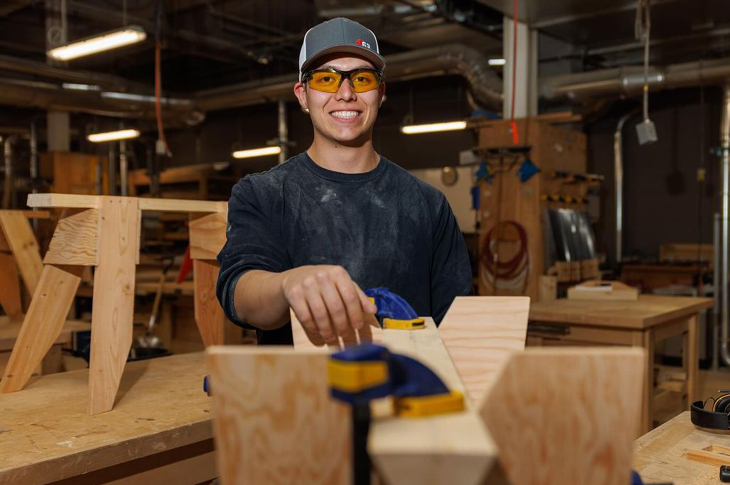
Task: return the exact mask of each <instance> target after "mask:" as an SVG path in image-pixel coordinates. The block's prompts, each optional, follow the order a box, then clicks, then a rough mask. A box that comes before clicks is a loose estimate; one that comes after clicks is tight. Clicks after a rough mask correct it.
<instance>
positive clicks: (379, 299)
mask: <svg viewBox="0 0 730 485" xmlns="http://www.w3.org/2000/svg"><path fill="white" fill-rule="evenodd" d="M365 294H366V295H367V296H368V299H369V300H370V301H371V302H372V303H373V304H374V305H375V306H376V307H377V308H378V311H377V313H375V316H376V317H377V319H378V322H379V323H380V327H381V328H387V329H391V330H393V329H395V330H416V329H419V328H424V327H425V326H426V324H425V322H424V320H423V318H420V317H419V316H418V314H417V313H416V311H415V310H414V309H413V308H412V307H411V305H409V304H408V302H407V301H405V300H404V299H403V298H401V297H400V296H398V295H396V294H395V293H393V292H392V291H390V290H389V289H388V288H383V287H379V288H371V289H369V290H365Z"/></svg>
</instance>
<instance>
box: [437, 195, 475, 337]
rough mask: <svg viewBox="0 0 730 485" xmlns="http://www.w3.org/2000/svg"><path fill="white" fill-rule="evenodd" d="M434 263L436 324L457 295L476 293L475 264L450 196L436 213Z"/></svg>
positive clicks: (443, 201) (444, 198)
mask: <svg viewBox="0 0 730 485" xmlns="http://www.w3.org/2000/svg"><path fill="white" fill-rule="evenodd" d="M433 248H434V249H433V262H432V264H431V316H432V317H433V319H434V321H435V322H436V325H438V324H440V323H441V320H442V319H443V318H444V315H446V311H447V310H448V309H449V307H450V306H451V303H452V302H453V301H454V298H456V297H457V296H464V295H471V294H472V276H471V264H470V262H469V253H468V251H467V249H466V242H464V236H463V234H462V233H461V230H460V229H459V224H458V223H457V222H456V217H454V213H453V212H452V210H451V206H450V205H449V202H448V201H447V200H446V197H444V196H443V195H442V196H441V201H440V204H439V207H438V210H437V211H436V224H435V226H434V245H433Z"/></svg>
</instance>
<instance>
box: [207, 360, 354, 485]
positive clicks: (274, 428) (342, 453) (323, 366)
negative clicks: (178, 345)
mask: <svg viewBox="0 0 730 485" xmlns="http://www.w3.org/2000/svg"><path fill="white" fill-rule="evenodd" d="M206 353H207V363H208V372H209V373H210V376H211V386H212V393H213V417H214V429H215V436H216V448H217V449H218V469H219V472H220V476H221V479H222V483H223V484H225V485H244V484H245V485H258V484H270V485H284V484H292V485H293V484H305V483H306V484H309V485H349V484H350V480H351V479H350V476H351V475H350V471H351V467H352V464H351V461H350V446H349V443H350V442H351V438H350V436H351V426H350V423H351V421H350V411H349V408H347V407H346V406H345V405H343V404H340V403H337V402H335V401H333V400H332V399H331V398H330V396H329V385H328V381H327V358H328V356H327V354H326V353H323V352H317V351H295V350H294V349H292V348H275V347H268V348H267V347H259V348H254V347H221V346H213V347H209V348H208V349H207V351H206Z"/></svg>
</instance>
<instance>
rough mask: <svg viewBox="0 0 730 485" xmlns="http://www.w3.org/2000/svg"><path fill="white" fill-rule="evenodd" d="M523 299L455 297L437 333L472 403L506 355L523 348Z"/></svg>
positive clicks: (525, 306)
mask: <svg viewBox="0 0 730 485" xmlns="http://www.w3.org/2000/svg"><path fill="white" fill-rule="evenodd" d="M529 308H530V299H529V298H527V297H519V296H517V297H489V296H476V297H464V296H461V297H456V299H454V302H453V303H452V304H451V307H450V308H449V310H448V311H447V312H446V315H445V316H444V319H443V320H442V322H441V325H440V326H439V333H440V334H441V338H442V339H443V342H444V345H445V346H446V348H447V349H448V351H449V355H450V356H451V360H452V361H453V363H454V365H455V366H456V369H457V371H458V372H459V375H460V376H461V380H462V381H463V382H464V386H465V388H466V391H467V394H468V396H469V398H470V400H471V401H472V403H476V402H478V401H479V399H480V398H481V396H482V394H483V393H484V390H485V389H486V388H487V386H488V385H489V383H490V382H491V380H492V378H493V376H494V374H495V372H496V371H497V370H499V368H500V367H501V366H502V365H503V363H504V362H505V361H506V360H507V358H508V357H509V355H510V354H511V353H512V352H515V351H521V350H524V348H525V339H526V337H527V315H528V312H529Z"/></svg>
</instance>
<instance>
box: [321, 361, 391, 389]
mask: <svg viewBox="0 0 730 485" xmlns="http://www.w3.org/2000/svg"><path fill="white" fill-rule="evenodd" d="M327 377H328V378H329V383H330V386H331V387H333V388H335V389H337V390H339V391H342V392H353V393H354V392H360V391H362V390H364V389H368V388H371V387H375V386H379V385H381V384H384V383H385V382H386V381H387V380H388V365H387V364H386V363H385V362H378V361H369V362H348V361H342V360H334V359H330V360H329V361H327Z"/></svg>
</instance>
